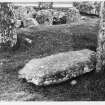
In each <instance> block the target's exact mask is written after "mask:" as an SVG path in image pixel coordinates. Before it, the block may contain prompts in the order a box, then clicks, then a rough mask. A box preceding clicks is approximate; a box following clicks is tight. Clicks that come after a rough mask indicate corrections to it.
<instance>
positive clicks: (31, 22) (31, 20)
mask: <svg viewBox="0 0 105 105" xmlns="http://www.w3.org/2000/svg"><path fill="white" fill-rule="evenodd" d="M23 24H24V27H29V26H32V25H34V26H38V25H39V24H38V22H37V21H36V19H34V18H27V19H24V20H23Z"/></svg>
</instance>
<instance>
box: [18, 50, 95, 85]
mask: <svg viewBox="0 0 105 105" xmlns="http://www.w3.org/2000/svg"><path fill="white" fill-rule="evenodd" d="M95 61H96V60H95V52H93V51H91V50H88V49H84V50H80V51H69V52H64V53H59V54H55V55H51V56H47V57H44V58H39V59H32V60H30V61H29V62H28V63H27V64H26V65H25V66H24V67H23V68H22V69H21V70H20V71H19V78H25V79H26V80H27V81H28V82H32V83H34V84H35V85H49V84H54V83H60V82H63V81H66V80H68V79H70V78H73V77H76V76H79V75H82V74H84V73H87V72H90V71H92V70H93V69H94V67H95V65H94V63H95Z"/></svg>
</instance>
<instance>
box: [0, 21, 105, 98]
mask: <svg viewBox="0 0 105 105" xmlns="http://www.w3.org/2000/svg"><path fill="white" fill-rule="evenodd" d="M97 34H98V20H97V19H89V20H87V21H84V22H81V23H80V24H76V23H74V24H71V25H67V24H66V25H56V26H50V27H49V26H39V27H31V28H26V29H21V30H18V36H19V38H22V39H24V37H28V38H30V39H32V45H29V44H28V43H26V42H24V41H23V40H21V41H20V42H21V44H20V47H19V48H18V50H15V51H5V52H4V51H2V52H0V62H2V63H3V64H2V65H0V100H96V99H97V100H101V99H103V100H105V97H104V95H103V93H102V92H103V91H104V90H103V89H101V87H102V88H103V87H104V79H103V77H102V76H101V79H100V78H99V79H95V76H93V75H94V74H93V73H91V74H90V76H89V75H88V76H83V77H80V78H79V79H77V80H78V84H77V85H76V86H71V85H70V83H69V82H70V81H68V82H66V83H62V84H59V85H54V86H49V87H36V86H35V85H33V84H29V83H27V82H26V81H21V80H19V79H18V71H19V69H20V68H22V67H23V66H24V64H25V63H26V62H27V61H29V60H30V59H32V58H40V57H44V56H48V55H51V54H56V53H59V52H66V51H75V50H81V49H86V48H88V49H91V50H93V51H96V47H97ZM91 79H92V80H94V81H95V82H94V81H91ZM96 80H97V81H98V80H99V81H101V80H102V82H101V83H100V85H99V87H100V88H99V87H98V90H97V89H96V87H97V86H98V85H97V84H98V83H99V81H98V82H97V81H96ZM85 82H86V83H85ZM93 83H94V84H93ZM95 83H96V84H95ZM85 85H86V86H85ZM94 88H95V89H94ZM99 89H101V90H100V91H99ZM96 92H97V93H96ZM98 94H99V96H100V98H99V96H98ZM95 95H96V97H95ZM77 96H78V97H77Z"/></svg>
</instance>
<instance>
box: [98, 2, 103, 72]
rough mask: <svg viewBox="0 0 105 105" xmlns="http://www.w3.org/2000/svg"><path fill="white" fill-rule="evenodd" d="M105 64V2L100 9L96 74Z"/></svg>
mask: <svg viewBox="0 0 105 105" xmlns="http://www.w3.org/2000/svg"><path fill="white" fill-rule="evenodd" d="M104 64H105V2H104V1H102V2H101V7H100V24H99V34H98V47H97V65H96V72H99V71H101V70H102V68H103V65H104Z"/></svg>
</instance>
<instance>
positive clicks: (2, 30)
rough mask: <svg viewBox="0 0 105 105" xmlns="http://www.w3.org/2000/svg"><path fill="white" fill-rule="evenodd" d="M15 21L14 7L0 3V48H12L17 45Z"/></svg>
mask: <svg viewBox="0 0 105 105" xmlns="http://www.w3.org/2000/svg"><path fill="white" fill-rule="evenodd" d="M15 21H16V19H15V14H14V9H13V5H12V4H11V3H0V48H4V47H6V48H10V47H13V46H14V45H15V44H16V42H17V34H16V29H15Z"/></svg>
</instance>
